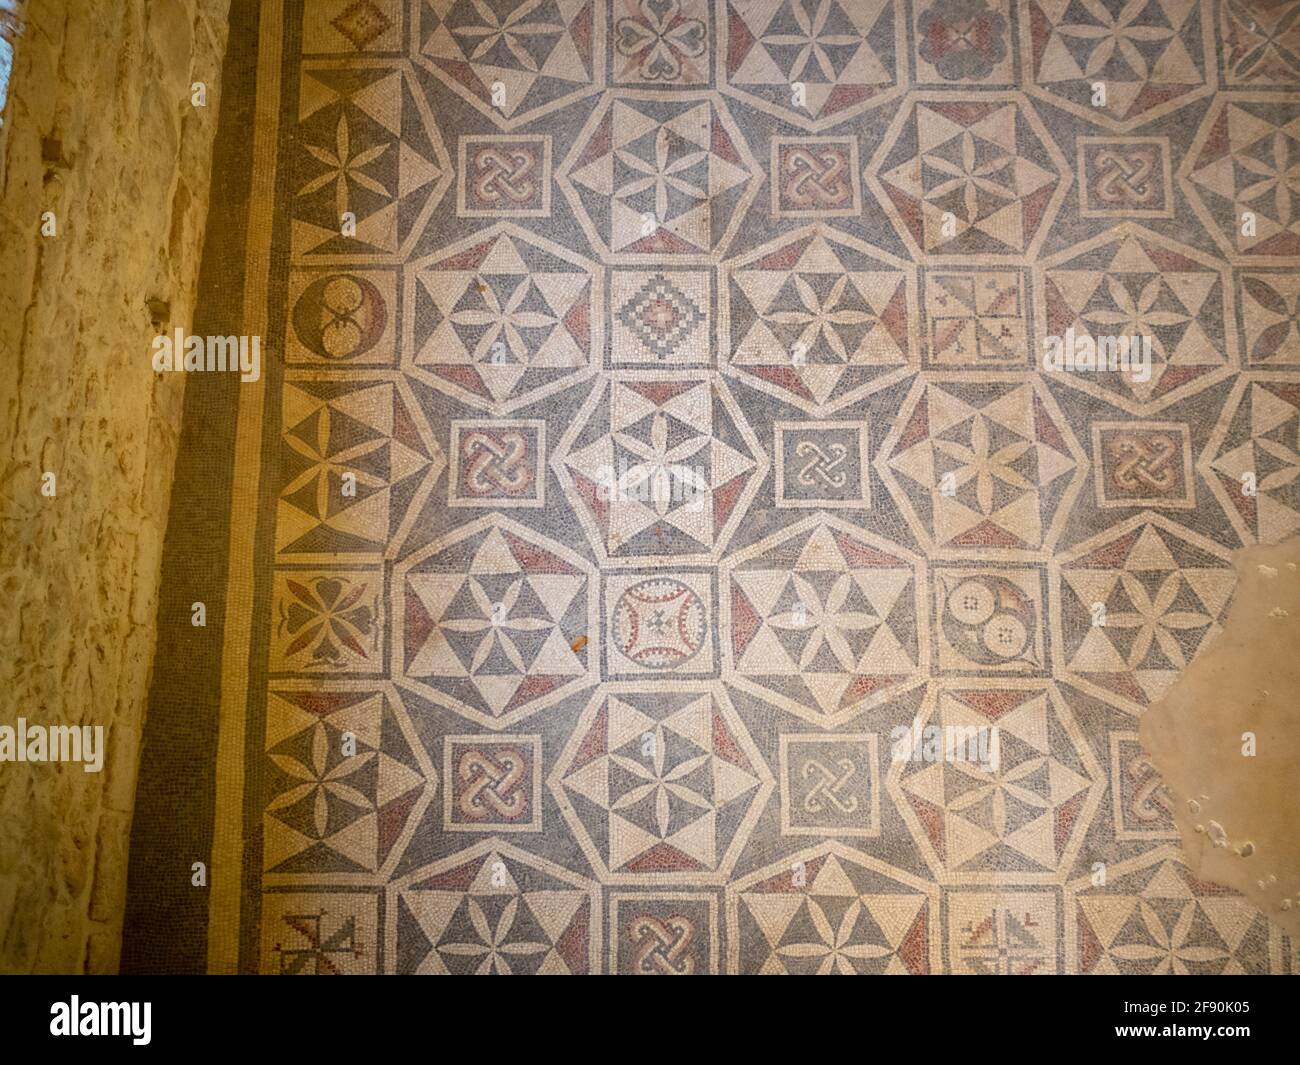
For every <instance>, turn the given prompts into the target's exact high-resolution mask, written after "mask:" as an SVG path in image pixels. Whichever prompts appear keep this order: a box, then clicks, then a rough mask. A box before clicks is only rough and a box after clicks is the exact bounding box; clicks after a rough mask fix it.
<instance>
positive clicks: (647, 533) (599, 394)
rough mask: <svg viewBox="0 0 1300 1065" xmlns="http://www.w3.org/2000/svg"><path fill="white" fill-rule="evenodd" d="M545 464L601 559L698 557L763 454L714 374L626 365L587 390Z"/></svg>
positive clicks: (718, 535)
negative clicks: (670, 373)
mask: <svg viewBox="0 0 1300 1065" xmlns="http://www.w3.org/2000/svg"><path fill="white" fill-rule="evenodd" d="M552 465H553V467H554V469H555V471H556V474H557V476H558V477H559V478H560V481H561V483H563V484H564V485H565V487H566V489H569V490H571V491H572V492H573V497H572V498H574V499H575V501H576V502H577V507H576V509H577V511H578V514H579V517H580V518H581V519H582V522H583V526H584V528H585V529H586V530H587V533H588V535H589V536H590V537H591V539H592V543H593V546H594V547H595V548H596V550H597V551H598V552H599V553H600V554H601V555H602V556H603V557H605V558H606V559H608V560H609V561H612V562H618V561H629V562H643V561H646V560H647V559H652V558H661V559H676V560H678V561H682V560H688V559H689V560H691V561H704V560H707V559H711V558H713V557H714V556H716V555H717V554H718V553H719V551H720V550H721V548H722V547H723V545H724V544H725V542H726V540H727V538H728V537H729V536H730V534H731V531H732V530H733V529H734V528H735V526H736V524H737V523H738V522H739V520H740V516H741V514H742V513H743V511H744V509H745V507H746V506H748V504H749V501H750V500H751V499H752V498H753V496H754V493H755V492H756V491H757V490H758V485H759V483H760V482H761V481H762V479H763V476H764V475H765V474H766V472H767V466H768V459H767V456H766V454H765V453H764V452H763V450H762V448H761V447H760V446H759V444H758V440H757V439H756V438H755V437H754V434H753V431H752V430H751V429H750V428H749V426H748V424H747V423H746V422H745V420H744V416H743V414H742V413H741V411H740V408H739V407H738V406H737V405H736V403H735V401H734V400H733V399H732V398H731V396H730V394H729V393H728V392H727V390H726V386H725V385H724V384H723V383H722V382H721V381H718V382H715V381H713V379H712V378H711V377H710V376H708V375H707V374H700V373H689V374H688V373H678V374H677V375H675V376H674V377H672V378H671V379H668V378H661V377H659V376H657V375H655V374H652V373H639V372H636V371H628V372H625V373H616V374H613V375H611V377H610V379H608V380H607V381H604V382H602V383H601V384H599V385H598V386H597V387H596V388H595V389H593V390H592V393H591V395H590V396H589V397H588V400H587V402H586V404H585V405H584V407H583V409H582V410H581V411H580V412H579V414H578V417H577V418H576V419H575V420H574V422H573V424H572V425H571V426H570V428H569V431H568V432H567V433H566V434H565V437H564V439H562V440H561V441H560V444H559V446H558V448H557V449H556V453H555V456H554V457H553V459H552Z"/></svg>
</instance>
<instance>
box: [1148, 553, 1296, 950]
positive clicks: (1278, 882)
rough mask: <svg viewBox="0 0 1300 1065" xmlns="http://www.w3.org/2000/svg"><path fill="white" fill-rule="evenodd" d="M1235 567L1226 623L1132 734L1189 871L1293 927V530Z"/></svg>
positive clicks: (1244, 555)
mask: <svg viewBox="0 0 1300 1065" xmlns="http://www.w3.org/2000/svg"><path fill="white" fill-rule="evenodd" d="M1236 567H1237V576H1238V583H1237V592H1236V598H1235V599H1234V600H1233V604H1232V608H1231V611H1230V613H1229V615H1228V622H1227V625H1226V626H1225V628H1224V630H1223V632H1222V633H1221V634H1220V636H1219V638H1218V639H1217V640H1216V641H1215V642H1214V644H1213V645H1212V646H1211V647H1210V648H1208V649H1207V650H1206V651H1205V652H1203V653H1202V654H1201V655H1199V656H1198V657H1197V658H1196V660H1195V661H1194V662H1193V663H1192V665H1191V666H1190V667H1188V669H1187V672H1186V673H1184V674H1183V675H1182V676H1181V677H1180V678H1179V679H1178V682H1177V683H1176V684H1175V685H1174V686H1173V688H1171V689H1170V690H1169V692H1168V693H1167V694H1166V695H1165V697H1164V698H1163V699H1161V700H1160V701H1159V702H1157V703H1156V704H1154V705H1153V706H1152V707H1151V708H1150V709H1149V710H1148V711H1147V712H1146V714H1145V715H1144V716H1143V718H1142V722H1141V725H1140V727H1139V732H1140V735H1141V737H1142V745H1143V746H1144V747H1145V748H1146V750H1147V752H1148V753H1149V754H1150V756H1151V760H1152V762H1153V763H1154V765H1155V766H1156V768H1157V769H1158V770H1159V771H1160V774H1161V775H1162V776H1163V777H1164V780H1165V784H1166V785H1167V786H1168V788H1169V791H1170V793H1171V796H1172V797H1173V799H1174V803H1175V817H1176V819H1177V821H1178V828H1179V830H1180V831H1181V833H1182V837H1183V849H1184V851H1185V852H1186V855H1187V862H1188V865H1189V866H1190V867H1191V869H1192V872H1193V873H1195V874H1196V875H1197V876H1198V877H1201V878H1202V879H1205V880H1211V881H1214V882H1216V883H1219V884H1225V885H1227V886H1228V887H1232V888H1235V889H1236V890H1238V891H1241V892H1242V893H1244V894H1245V895H1246V896H1247V897H1248V898H1249V899H1250V900H1251V902H1253V903H1254V904H1255V905H1256V906H1258V907H1259V908H1260V910H1262V911H1263V912H1264V913H1266V914H1267V915H1268V916H1269V917H1270V918H1271V919H1272V920H1273V921H1275V922H1276V923H1277V924H1278V925H1279V926H1281V927H1282V928H1284V929H1285V930H1286V931H1287V932H1288V933H1289V934H1291V935H1292V936H1300V538H1295V539H1292V540H1289V541H1287V542H1286V543H1284V544H1280V545H1277V546H1259V547H1252V548H1249V549H1247V550H1245V551H1242V552H1241V553H1240V554H1239V555H1238V556H1237V560H1236Z"/></svg>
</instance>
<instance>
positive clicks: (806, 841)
mask: <svg viewBox="0 0 1300 1065" xmlns="http://www.w3.org/2000/svg"><path fill="white" fill-rule="evenodd" d="M268 5H270V6H269V7H268V9H267V10H268V11H269V10H272V9H275V10H278V8H275V7H274V4H273V3H272V0H268ZM1293 8H1294V5H1291V6H1288V5H1285V4H1278V5H1264V4H1245V3H1237V2H1232V3H1226V2H1225V3H1217V2H1211V0H1129V2H1125V3H1120V2H1117V0H1116V2H1112V0H912V2H911V3H902V2H900V0H761V2H752V3H750V2H742V0H609V2H607V0H484V2H479V0H420V2H419V3H407V2H405V0H359V2H349V0H320V2H314V3H312V4H308V5H306V7H305V8H304V9H303V10H302V11H297V10H296V8H295V9H294V10H295V12H296V13H293V14H288V15H286V20H285V25H284V26H282V27H280V30H281V31H282V32H280V33H278V34H277V33H270V32H269V27H270V24H271V23H272V22H273V20H272V19H270V18H268V17H265V16H264V18H263V29H264V30H266V31H268V32H267V33H265V34H264V39H263V40H261V41H260V42H259V49H260V51H261V53H262V57H263V62H264V63H265V64H267V65H268V66H269V67H272V68H273V66H274V65H275V64H279V66H280V68H281V69H280V74H281V77H280V78H279V84H280V85H281V90H282V93H283V99H282V100H279V101H277V100H259V105H260V106H259V107H258V109H257V114H258V121H259V122H260V123H268V122H272V121H274V123H278V124H276V125H274V128H270V127H268V128H261V127H259V130H258V133H259V136H258V137H257V138H252V139H255V140H256V141H257V142H258V143H259V144H262V145H271V146H276V147H275V151H274V153H272V154H273V158H269V159H265V160H263V162H264V163H265V165H266V167H267V169H268V170H269V171H273V177H274V180H263V178H264V177H265V176H267V175H265V174H263V173H262V172H260V171H259V178H258V180H257V181H255V182H254V188H253V190H252V194H251V196H252V199H251V202H250V204H249V209H250V212H251V213H253V214H256V213H257V211H258V210H261V209H264V208H269V213H270V214H271V216H272V217H273V218H274V219H275V220H276V221H277V222H278V223H280V224H277V225H275V226H273V227H270V228H269V229H268V230H267V231H260V230H259V231H255V232H252V233H251V235H250V238H249V239H250V241H252V242H254V247H253V249H252V250H253V251H254V252H255V253H256V254H255V255H254V256H252V257H251V259H256V258H258V257H259V256H260V257H261V258H263V259H267V260H268V261H269V266H268V272H267V275H266V277H265V278H264V279H262V280H261V281H259V280H258V279H257V278H255V277H253V276H252V275H251V274H250V276H249V278H248V279H247V284H248V285H249V286H250V291H251V292H252V293H253V295H254V296H257V297H258V298H259V299H261V301H262V304H263V305H264V306H265V307H266V308H267V309H268V311H269V324H268V325H267V327H266V331H267V333H268V337H267V340H266V343H265V344H264V347H263V352H264V356H265V357H264V360H263V370H264V374H263V379H262V381H261V382H259V383H258V384H257V385H252V384H248V385H241V386H239V387H240V389H241V411H240V422H241V424H242V423H243V422H245V421H249V422H252V424H253V425H254V428H253V429H252V430H250V431H248V435H247V436H246V437H245V436H241V437H240V446H239V450H238V452H237V462H238V463H239V465H237V466H236V467H235V471H234V474H235V477H236V478H241V477H243V476H245V470H256V471H257V473H256V474H255V476H257V477H258V484H257V488H258V494H257V496H256V498H257V499H259V500H260V501H261V502H260V503H259V504H258V505H257V506H256V507H254V508H251V509H250V510H249V512H246V513H236V514H234V515H233V517H232V520H233V521H234V522H235V523H236V524H235V526H234V529H233V530H225V529H222V530H217V532H220V533H221V536H222V539H221V542H220V544H219V545H217V546H215V547H212V548H211V549H212V550H215V551H224V550H226V548H227V545H228V544H229V543H238V544H243V543H247V544H249V545H251V547H250V548H249V550H250V551H251V553H252V557H253V561H252V569H253V570H254V572H255V573H256V576H257V580H256V581H255V582H252V583H251V584H250V587H249V589H248V591H247V601H249V602H252V603H253V608H252V611H253V612H252V615H251V618H252V631H251V633H250V634H248V644H247V646H246V647H244V648H242V650H243V654H242V658H240V661H242V662H244V663H247V664H248V665H249V681H248V689H247V691H238V692H232V693H231V702H234V703H238V704H239V707H238V710H237V711H234V712H237V713H239V714H243V715H245V716H243V717H241V718H239V719H238V720H239V721H240V723H241V728H240V729H239V731H238V737H239V742H238V743H233V741H232V743H233V745H232V746H230V749H231V750H237V751H240V752H243V753H244V755H245V757H246V760H245V761H243V762H242V763H241V765H240V767H239V769H240V772H239V773H238V774H226V771H225V770H224V769H222V771H221V773H220V774H219V776H221V778H222V779H221V781H220V786H221V787H222V788H226V787H227V786H229V787H231V788H235V792H236V793H235V794H233V795H232V794H225V793H224V792H223V794H224V795H225V799H226V801H227V802H228V803H229V808H230V809H240V810H247V811H249V812H250V813H249V817H248V819H247V821H246V822H245V823H244V825H243V833H242V835H241V836H240V840H241V844H242V841H244V840H246V841H247V848H248V853H247V855H246V856H245V855H244V854H243V853H242V852H241V853H239V854H235V855H234V856H233V857H231V858H229V860H230V861H231V862H233V863H234V864H235V865H236V866H238V867H239V868H240V872H241V873H242V874H243V875H242V877H241V876H234V877H233V878H232V874H231V873H230V872H229V870H226V869H223V872H222V876H221V877H218V878H217V880H221V879H222V878H225V879H227V880H230V882H231V883H232V884H240V883H242V884H244V885H245V886H246V889H247V890H246V894H245V895H244V896H243V897H242V899H235V900H234V901H235V902H237V903H239V905H237V906H235V907H233V908H232V909H231V912H232V913H233V912H238V913H240V914H241V915H242V916H241V918H240V919H241V920H243V921H245V922H246V923H247V922H256V923H257V926H256V927H248V928H244V929H240V928H237V927H230V928H227V927H225V926H224V925H222V926H221V927H214V929H213V930H212V934H211V937H210V941H209V951H210V952H211V956H212V957H214V958H218V959H219V960H218V962H216V963H215V964H217V965H218V966H225V965H229V966H231V967H233V966H235V965H242V966H243V967H245V968H259V967H260V968H262V969H263V970H265V971H272V972H286V973H290V972H292V973H333V972H385V973H416V972H418V973H485V974H486V973H500V974H505V973H587V972H619V973H629V974H638V975H685V974H691V973H715V972H727V973H884V974H899V975H911V974H915V975H920V974H928V973H972V974H975V973H987V974H1003V973H1005V974H1022V973H1023V974H1030V973H1115V972H1119V973H1128V972H1133V973H1184V972H1191V973H1202V972H1204V973H1237V972H1246V973H1285V972H1294V971H1296V969H1297V955H1296V948H1295V945H1294V944H1292V943H1291V942H1290V941H1289V940H1288V939H1287V938H1286V937H1284V936H1283V935H1282V934H1281V932H1280V931H1278V930H1277V929H1276V928H1275V927H1273V926H1271V925H1270V924H1269V923H1268V921H1267V919H1266V918H1265V917H1264V916H1262V915H1261V914H1259V913H1257V912H1256V911H1255V910H1254V909H1253V908H1252V907H1251V906H1250V905H1249V904H1248V903H1246V902H1245V900H1244V899H1242V898H1241V897H1239V896H1236V895H1234V894H1232V893H1231V892H1228V891H1225V890H1224V889H1222V888H1219V887H1217V886H1215V885H1212V884H1207V883H1202V882H1199V881H1196V880H1195V879H1194V878H1192V877H1191V876H1190V875H1189V873H1188V871H1187V869H1186V867H1185V866H1184V865H1183V864H1182V862H1181V861H1180V859H1179V854H1178V850H1177V845H1176V844H1177V832H1176V828H1175V827H1174V822H1173V819H1172V816H1171V810H1170V804H1169V798H1168V794H1167V793H1166V791H1165V790H1164V785H1163V783H1162V782H1161V780H1160V779H1159V776H1158V774H1156V772H1155V770H1154V769H1153V767H1152V765H1151V763H1150V761H1149V760H1148V758H1147V756H1146V754H1145V752H1144V751H1143V750H1142V748H1141V744H1140V743H1139V742H1138V732H1137V725H1138V719H1139V718H1140V716H1141V715H1142V714H1143V713H1144V712H1145V711H1146V709H1147V708H1148V707H1149V706H1150V705H1151V704H1152V702H1153V701H1154V700H1156V699H1158V698H1159V697H1160V696H1161V694H1162V693H1164V692H1165V691H1167V690H1168V688H1169V686H1170V685H1171V684H1172V683H1173V682H1174V680H1175V678H1176V677H1177V676H1178V675H1179V674H1180V673H1181V672H1182V671H1183V670H1184V669H1186V668H1187V666H1188V664H1189V663H1191V662H1192V661H1193V660H1194V659H1195V658H1196V657H1197V655H1199V654H1201V653H1202V652H1203V651H1204V650H1205V648H1206V646H1207V645H1208V644H1209V643H1210V642H1211V641H1212V640H1213V639H1214V638H1215V636H1216V634H1217V633H1218V632H1219V631H1220V628H1221V625H1222V623H1223V621H1224V618H1225V612H1226V610H1227V608H1228V606H1229V603H1230V600H1231V598H1232V595H1233V591H1234V580H1233V570H1232V566H1231V560H1232V556H1233V553H1234V552H1235V551H1236V550H1237V549H1239V548H1240V547H1241V546H1243V545H1245V544H1249V543H1255V542H1276V541H1278V540H1281V539H1283V538H1285V537H1287V536H1291V535H1294V534H1295V533H1297V532H1300V282H1298V281H1297V280H1296V276H1297V274H1296V270H1297V267H1298V266H1300V168H1298V167H1297V165H1296V164H1297V160H1300V60H1297V56H1298V55H1300V50H1298V49H1297V48H1296V47H1295V32H1296V31H1295V26H1297V25H1300V23H1298V22H1297V21H1296V17H1295V14H1294V10H1293ZM259 80H260V81H263V82H264V84H268V85H269V84H273V83H274V79H259ZM1094 83H1104V88H1105V96H1104V101H1103V102H1099V103H1097V104H1096V105H1094V104H1093V103H1092V101H1091V97H1092V95H1093V93H1094V87H1093V86H1094ZM263 91H266V90H265V89H264V90H263ZM266 151H268V152H269V151H270V149H266ZM353 223H354V224H353ZM259 285H260V286H261V287H260V288H258V287H257V286H259ZM249 302H250V303H252V302H256V301H255V300H252V299H250V301H249ZM1130 336H1131V337H1135V338H1137V339H1138V341H1139V342H1146V343H1149V350H1150V355H1151V362H1150V367H1149V371H1150V372H1149V374H1138V373H1132V372H1126V371H1123V370H1122V369H1120V368H1116V369H1114V370H1112V369H1110V368H1108V367H1103V368H1102V369H1100V370H1098V369H1086V368H1083V369H1078V370H1077V371H1070V370H1067V369H1062V370H1059V371H1058V370H1049V369H1045V368H1044V364H1043V359H1042V356H1043V353H1044V349H1045V341H1046V340H1047V338H1056V339H1060V340H1062V342H1063V343H1064V341H1065V340H1066V339H1069V340H1070V342H1071V343H1074V344H1076V345H1088V344H1091V345H1092V346H1093V347H1094V348H1105V347H1107V346H1108V345H1109V346H1111V347H1112V350H1117V348H1116V347H1115V345H1117V344H1118V341H1119V338H1123V337H1130ZM273 340H274V341H275V342H273ZM1111 342H1114V345H1112V344H1111ZM1137 350H1141V343H1139V346H1138V348H1137ZM254 388H258V389H261V390H262V391H261V393H260V399H261V400H262V402H261V403H260V404H252V403H251V401H249V402H250V406H249V407H248V408H243V407H242V402H244V399H245V397H251V396H252V395H253V392H252V391H251V390H252V389H254ZM244 389H248V390H249V391H247V392H245V391H242V390H244ZM258 409H264V410H265V412H266V414H265V417H264V418H263V420H262V422H261V423H260V424H258V423H256V422H255V421H253V413H252V412H253V411H255V410H258ZM245 410H246V411H247V412H249V418H248V419H245V418H244V417H243V414H244V413H245ZM232 417H233V415H232ZM250 476H254V475H250ZM231 531H233V532H236V533H239V534H240V535H239V536H232V535H230V532H231ZM213 535H215V533H214V534H213ZM187 594H188V593H187ZM241 595H242V593H241ZM238 601H240V602H243V601H245V600H244V599H242V598H241V599H240V600H238ZM186 620H188V619H186ZM188 631H189V630H188V628H187V629H186V634H188ZM162 638H163V641H164V642H165V641H166V640H167V639H168V634H164V635H163V637H162ZM235 650H236V651H238V650H239V648H236V649H235ZM229 726H230V720H228V719H226V718H223V721H222V728H223V730H226V729H228V728H229ZM227 735H228V733H226V732H225V731H223V740H224V739H225V738H226V736H227ZM962 744H965V747H962V746H961V745H962ZM981 745H983V746H981ZM963 752H964V753H963ZM236 775H237V776H238V779H239V780H240V781H242V782H243V783H242V784H241V785H239V786H238V787H235V785H233V784H229V785H228V784H227V781H226V776H229V777H230V779H231V780H232V781H233V780H234V779H235V776H236ZM144 815H145V814H144V813H143V812H142V816H144ZM241 863H246V865H244V864H241ZM1099 863H1100V864H1102V865H1104V867H1105V876H1104V878H1101V879H1099V877H1098V874H1097V871H1096V866H1097V864H1099ZM215 885H216V881H214V891H217V890H219V889H218V888H217V887H216V886H215ZM235 890H238V889H237V888H236V889H235Z"/></svg>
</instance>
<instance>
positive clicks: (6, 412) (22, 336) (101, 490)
mask: <svg viewBox="0 0 1300 1065" xmlns="http://www.w3.org/2000/svg"><path fill="white" fill-rule="evenodd" d="M228 5H229V0H39V2H38V3H33V4H28V5H27V9H26V11H25V12H24V15H25V25H24V29H23V32H22V35H21V36H20V37H19V38H18V40H17V44H16V50H15V62H14V71H13V77H12V82H11V85H10V100H9V104H8V107H7V109H6V112H5V121H4V128H3V131H0V542H3V545H4V546H3V550H0V725H3V724H13V723H14V722H15V719H17V718H18V717H25V718H26V719H27V720H28V721H29V722H40V723H58V724H91V725H95V724H99V725H103V726H104V730H105V735H106V742H107V754H106V758H105V766H104V770H103V771H102V772H101V773H98V774H93V773H86V772H84V771H83V769H82V767H81V766H79V765H70V764H65V765H57V764H44V765H30V764H15V763H11V762H9V763H0V971H3V972H29V971H37V972H81V971H90V972H111V971H114V970H115V969H116V967H117V959H118V951H119V941H120V933H121V914H122V907H123V898H124V893H125V878H126V849H127V842H128V835H129V829H130V813H131V807H132V799H133V794H134V791H135V780H136V768H137V764H138V757H139V751H140V738H141V734H142V728H143V717H144V708H145V702H146V696H147V693H148V684H149V672H150V662H151V659H152V656H153V649H154V637H155V613H156V609H157V590H158V575H159V562H160V554H161V548H162V538H163V532H164V523H165V521H166V515H167V503H168V496H169V493H170V488H171V477H172V469H173V464H174V459H175V453H176V441H177V436H178V431H179V425H180V416H181V400H182V388H183V381H184V375H182V374H169V375H162V376H159V375H155V374H154V372H153V369H152V367H151V364H150V342H151V340H152V338H153V336H154V335H155V332H156V331H157V330H159V329H163V328H168V327H174V326H177V325H179V326H182V327H185V328H188V326H189V323H190V320H191V310H192V306H193V300H194V291H195V283H196V279H197V275H198V268H199V259H200V252H201V242H202V236H203V226H204V220H205V216H206V208H207V196H208V184H209V180H210V177H211V169H212V159H211V153H212V140H213V134H214V132H215V128H216V118H217V107H218V104H219V100H218V92H217V88H218V79H219V75H220V69H221V60H222V56H223V54H224V51H225V43H226V31H227V26H226V17H227V9H228ZM196 81H201V82H204V83H205V84H206V86H207V89H208V95H207V106H206V107H196V106H194V105H193V103H192V102H191V85H192V83H193V82H196ZM44 212H53V217H54V220H55V224H56V225H57V233H56V235H54V236H46V235H43V234H42V232H41V225H42V215H43V213H44ZM46 472H50V473H53V474H54V475H55V478H56V480H55V487H56V491H57V494H56V495H54V496H53V497H52V498H51V497H47V496H44V495H42V492H41V485H42V477H43V475H44V474H45V473H46Z"/></svg>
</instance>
